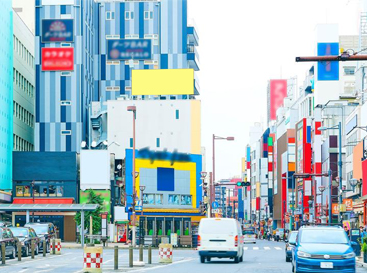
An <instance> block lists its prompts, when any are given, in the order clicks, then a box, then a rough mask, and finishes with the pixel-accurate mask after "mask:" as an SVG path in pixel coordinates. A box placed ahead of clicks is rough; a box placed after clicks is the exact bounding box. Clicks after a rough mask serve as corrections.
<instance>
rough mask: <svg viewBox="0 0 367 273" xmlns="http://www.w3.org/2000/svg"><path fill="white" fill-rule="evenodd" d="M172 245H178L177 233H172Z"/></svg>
mask: <svg viewBox="0 0 367 273" xmlns="http://www.w3.org/2000/svg"><path fill="white" fill-rule="evenodd" d="M171 245H173V246H177V233H171Z"/></svg>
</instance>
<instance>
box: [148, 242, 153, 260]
mask: <svg viewBox="0 0 367 273" xmlns="http://www.w3.org/2000/svg"><path fill="white" fill-rule="evenodd" d="M148 264H152V246H148Z"/></svg>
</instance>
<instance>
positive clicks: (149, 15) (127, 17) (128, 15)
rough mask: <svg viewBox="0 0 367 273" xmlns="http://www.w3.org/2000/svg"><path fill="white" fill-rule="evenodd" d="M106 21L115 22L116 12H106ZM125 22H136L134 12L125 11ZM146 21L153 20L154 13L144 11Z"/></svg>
mask: <svg viewBox="0 0 367 273" xmlns="http://www.w3.org/2000/svg"><path fill="white" fill-rule="evenodd" d="M106 20H115V12H114V11H106ZM125 20H134V12H133V11H125ZM144 20H153V11H144Z"/></svg>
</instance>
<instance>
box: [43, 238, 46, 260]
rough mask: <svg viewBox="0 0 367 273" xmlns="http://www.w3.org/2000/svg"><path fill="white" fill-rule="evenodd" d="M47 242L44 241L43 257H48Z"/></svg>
mask: <svg viewBox="0 0 367 273" xmlns="http://www.w3.org/2000/svg"><path fill="white" fill-rule="evenodd" d="M46 252H47V243H46V240H44V241H43V257H46Z"/></svg>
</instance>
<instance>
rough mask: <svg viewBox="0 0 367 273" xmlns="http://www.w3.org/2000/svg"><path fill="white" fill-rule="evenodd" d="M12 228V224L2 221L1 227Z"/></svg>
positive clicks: (0, 222)
mask: <svg viewBox="0 0 367 273" xmlns="http://www.w3.org/2000/svg"><path fill="white" fill-rule="evenodd" d="M11 226H12V224H11V222H7V221H0V227H11Z"/></svg>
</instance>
